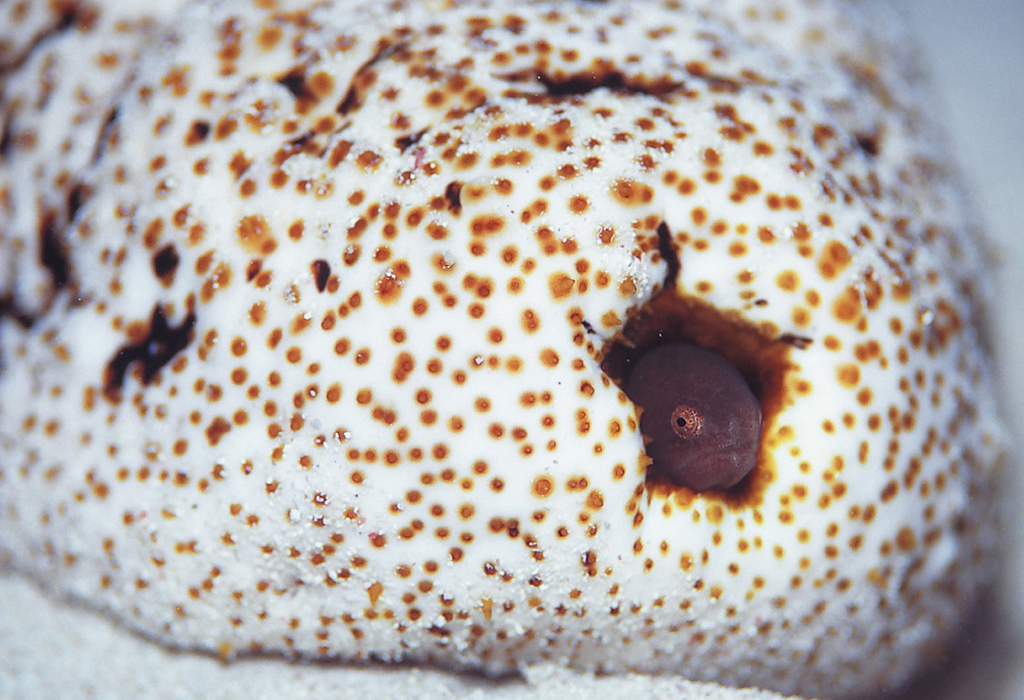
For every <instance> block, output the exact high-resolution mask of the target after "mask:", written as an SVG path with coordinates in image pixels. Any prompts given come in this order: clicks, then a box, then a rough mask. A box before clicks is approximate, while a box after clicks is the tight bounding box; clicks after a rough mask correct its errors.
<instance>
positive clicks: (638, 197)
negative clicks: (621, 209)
mask: <svg viewBox="0 0 1024 700" xmlns="http://www.w3.org/2000/svg"><path fill="white" fill-rule="evenodd" d="M611 193H612V197H614V198H615V201H617V202H618V203H619V204H622V205H624V206H627V207H632V206H636V205H639V204H647V203H649V202H650V201H651V200H653V199H654V190H653V189H651V187H650V186H648V185H645V184H643V183H640V182H636V181H635V180H624V179H620V180H616V181H615V184H614V185H612V188H611Z"/></svg>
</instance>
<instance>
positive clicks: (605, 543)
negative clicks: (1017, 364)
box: [0, 0, 1003, 697]
mask: <svg viewBox="0 0 1024 700" xmlns="http://www.w3.org/2000/svg"><path fill="white" fill-rule="evenodd" d="M172 9H173V8H171V7H170V4H168V5H167V6H164V9H163V10H162V11H164V12H167V13H168V16H167V17H166V18H149V21H141V20H140V19H139V17H138V16H137V14H136V15H134V16H133V15H132V14H131V13H132V12H135V13H138V12H139V10H132V9H131V8H128V7H124V8H122V7H119V6H116V5H113V4H112V5H111V6H110V7H109V8H99V9H97V10H96V14H95V16H92V18H91V19H89V21H84V20H83V21H79V22H77V24H76V23H75V22H71V23H68V22H66V21H63V20H62V19H61V18H60V17H57V19H53V18H52V17H51V22H50V25H49V26H50V30H51V34H50V35H48V36H46V38H44V39H43V40H41V41H39V42H37V45H36V46H35V47H34V49H33V48H31V47H27V48H25V49H24V52H23V53H22V54H19V55H18V57H17V59H16V60H14V59H11V58H10V56H11V55H13V54H5V57H4V60H3V62H0V65H4V66H8V67H7V68H5V74H4V87H3V90H4V92H3V110H2V112H0V113H2V114H3V115H4V116H3V119H4V124H3V132H2V133H3V134H4V138H3V142H2V146H3V147H2V148H0V153H2V161H0V188H2V189H0V195H2V196H0V204H2V206H0V246H2V250H3V263H4V265H3V268H2V270H0V297H2V298H3V299H4V302H3V308H4V309H5V315H4V318H3V319H2V320H0V324H2V325H0V362H2V365H0V527H2V537H0V558H2V559H3V560H4V561H6V562H7V565H9V566H11V567H13V568H15V569H17V570H19V571H22V572H26V573H28V574H30V575H32V576H34V577H35V578H36V579H38V580H40V581H42V582H44V583H45V584H46V585H47V586H48V587H50V588H51V589H52V590H54V591H55V592H58V593H61V594H67V595H72V596H75V597H78V598H80V599H82V600H85V601H87V602H88V603H90V604H92V605H95V606H98V607H100V608H104V609H107V610H109V611H111V612H112V613H113V614H114V615H115V616H117V617H118V618H119V619H121V620H123V621H124V622H125V623H126V624H128V625H130V626H132V627H134V628H135V629H138V630H140V631H142V632H144V633H145V634H147V635H149V636H151V637H153V638H155V639H157V640H159V641H161V642H163V643H166V644H171V645H180V646H183V647H187V648H194V649H203V650H210V651H217V652H219V653H221V654H222V655H225V656H228V657H230V656H233V655H235V654H236V653H240V652H248V651H263V652H274V653H277V652H281V653H286V654H296V655H299V656H302V657H332V658H334V657H337V658H342V659H348V660H358V659H383V660H399V659H401V660H407V661H412V662H434V663H438V664H442V665H446V666H454V667H466V668H480V669H485V670H488V671H493V672H504V671H508V670H512V669H514V668H516V667H517V665H519V664H523V663H532V662H537V661H545V660H550V661H555V662H558V663H566V664H571V665H573V666H576V667H579V668H585V669H596V670H602V671H609V672H621V671H626V670H630V671H643V672H667V673H680V674H683V675H685V676H687V677H690V678H695V679H714V680H716V681H719V682H722V683H726V684H736V685H741V684H754V685H758V686H761V687H765V688H771V689H776V690H781V691H784V692H797V691H798V692H801V693H803V694H808V695H815V694H827V695H829V696H830V697H841V696H852V695H856V694H865V695H870V694H872V693H875V692H876V691H878V689H880V688H887V687H892V686H894V685H896V684H899V683H900V682H902V681H904V680H905V679H906V678H908V676H909V675H910V674H911V673H913V672H914V670H915V669H918V668H920V666H921V665H922V663H923V662H924V661H926V660H927V658H928V657H929V655H930V654H932V653H933V652H935V651H936V650H937V648H938V647H939V646H940V645H941V644H942V641H943V640H944V639H945V638H946V637H947V636H948V635H950V634H951V633H952V632H953V631H954V630H955V629H956V626H957V624H958V622H959V620H960V618H961V616H962V614H963V611H964V609H965V608H966V607H967V606H969V604H970V602H971V600H972V599H973V598H974V596H975V595H976V592H977V589H978V587H979V585H980V584H981V583H982V582H983V581H984V580H985V579H986V577H987V575H988V566H987V564H986V556H987V553H988V551H989V548H990V545H991V539H992V513H991V508H990V503H991V495H992V478H993V471H994V469H995V467H996V466H997V465H998V463H999V460H1000V458H1001V455H1002V451H1003V447H1002V443H1001V432H1000V427H999V425H998V421H997V417H996V411H995V407H994V405H993V402H992V398H991V386H990V378H989V375H988V372H989V370H988V359H987V355H986V352H985V347H984V337H983V333H982V328H981V321H982V319H981V309H982V305H983V301H984V287H983V282H979V279H980V277H981V275H980V272H981V271H982V264H983V257H982V254H981V250H980V245H979V243H978V241H977V238H976V233H975V232H973V231H972V230H971V228H970V226H969V224H968V222H967V217H966V213H965V212H966V209H965V208H964V207H963V204H962V201H961V195H960V194H959V190H958V189H957V186H956V184H955V181H954V180H953V177H952V174H951V173H950V172H949V170H948V167H947V166H946V165H945V154H944V153H943V152H942V151H941V149H939V147H937V146H935V145H934V144H935V143H936V142H937V139H936V133H935V128H934V127H933V126H932V125H931V123H930V121H929V119H928V117H927V112H926V107H927V102H926V100H925V98H924V97H923V96H922V95H921V94H920V89H919V87H917V86H916V79H917V77H918V76H917V75H916V73H915V69H914V66H913V63H912V61H911V59H910V57H908V56H907V55H904V53H903V49H902V48H901V44H902V36H901V35H899V33H898V31H896V30H894V29H892V28H891V27H892V26H893V25H892V23H891V22H890V21H889V20H888V18H887V17H884V16H879V15H878V14H877V13H876V12H875V10H874V9H873V8H872V6H865V7H858V6H854V5H848V4H840V3H832V2H819V3H808V4H807V5H806V6H805V5H804V4H802V3H800V2H795V1H794V2H779V3H776V4H773V5H772V6H771V7H770V8H769V7H765V8H761V9H758V8H756V7H750V6H748V5H747V3H745V2H740V1H739V0H736V1H735V2H725V3H720V2H715V3H710V2H709V3H690V4H688V5H686V6H685V7H684V6H683V5H682V4H681V3H674V2H656V1H654V0H651V1H645V2H630V3H625V2H582V1H581V2H522V3H517V4H515V5H514V6H510V5H509V4H508V3H504V2H493V3H492V2H486V1H485V0H479V1H473V2H451V3H444V2H428V1H426V0H423V1H422V2H408V3H401V2H395V3H341V2H339V3H336V4H330V3H319V4H305V3H301V2H295V3H291V2H280V3H274V2H258V3H251V4H250V3H247V2H242V1H241V0H238V1H235V0H228V1H226V2H222V3H216V4H213V3H183V6H182V8H181V9H180V12H178V13H177V14H174V13H172V12H171V10H172ZM441 13H443V14H441ZM82 16H86V15H81V14H79V15H76V18H80V17H82ZM126 17H127V18H128V20H125V18H126ZM119 20H120V21H119ZM40 21H41V22H42V25H45V24H46V22H45V21H42V20H40ZM869 26H870V27H872V29H871V30H870V31H869V29H868V27H869ZM884 32H890V33H891V35H886V34H884ZM83 44H84V45H88V46H93V47H107V46H111V47H119V48H118V50H117V51H115V52H114V53H115V55H116V57H117V58H116V60H111V59H109V58H107V59H103V58H100V57H101V56H102V55H103V54H104V52H103V51H99V53H97V54H95V56H96V57H97V60H98V61H99V62H100V63H101V65H102V64H103V62H104V61H106V62H107V63H109V64H111V66H110V70H111V71H112V72H111V73H110V74H109V78H106V79H102V78H99V77H97V78H96V79H95V80H96V85H97V86H102V89H101V90H99V89H98V92H97V93H96V95H97V97H96V98H95V100H94V101H91V102H89V105H90V107H89V109H88V110H87V111H88V114H87V115H86V116H84V117H83V118H82V119H78V118H77V117H76V118H73V119H70V120H69V118H68V117H69V115H71V114H74V110H71V109H70V108H69V105H73V104H79V106H80V103H79V102H76V101H77V100H78V97H77V95H78V93H79V92H80V90H78V89H76V82H75V81H76V80H82V81H84V85H85V86H86V87H88V86H90V85H92V80H93V78H92V76H93V74H94V73H95V69H94V66H92V65H89V62H88V61H83V60H82V59H81V57H82V56H90V55H94V54H91V53H90V52H89V51H86V50H83V48H82V45H83ZM0 46H2V47H4V51H8V48H6V47H8V46H15V47H16V46H17V45H16V44H11V43H10V42H8V43H6V44H4V43H0ZM16 50H17V49H16V48H15V49H10V51H12V52H14V51H16ZM47 61H63V62H64V63H65V64H66V65H67V66H68V67H69V71H67V72H62V71H53V70H46V68H45V66H46V65H47ZM79 76H82V77H81V78H79ZM47 81H50V82H49V83H47ZM78 87H81V85H78ZM64 151H66V153H63V152H64ZM55 154H62V155H57V156H55ZM676 340H685V341H687V342H692V343H695V344H697V345H699V346H701V347H705V348H708V349H710V350H714V351H715V352H717V353H719V354H720V355H722V356H723V357H725V358H726V359H728V360H729V361H730V362H732V363H733V364H734V365H735V366H736V367H737V369H738V371H740V372H741V374H742V375H743V376H744V377H745V378H746V380H747V381H748V382H749V383H750V385H751V386H752V388H753V389H754V392H755V394H756V395H757V397H758V399H759V400H760V402H761V407H762V412H763V428H762V436H761V442H760V449H759V452H758V455H757V465H756V467H755V468H754V470H753V472H751V474H750V475H749V476H748V477H747V478H746V479H745V480H744V481H743V482H742V483H741V485H740V486H739V487H737V488H736V489H733V490H729V491H727V492H723V491H715V490H711V491H704V492H700V493H695V492H694V491H692V490H690V489H687V488H684V487H680V486H678V485H675V484H673V483H671V482H670V481H668V480H666V479H665V478H664V476H663V475H660V474H659V473H658V470H657V469H656V468H654V467H652V466H651V464H650V460H649V458H648V457H647V455H646V454H645V452H644V448H643V444H644V441H643V435H642V434H641V431H640V428H639V424H638V419H637V409H636V407H635V406H634V404H633V403H632V402H631V401H630V400H629V399H628V397H627V395H626V393H625V392H624V391H623V389H622V388H621V384H622V382H623V380H624V378H625V377H626V376H627V375H628V374H629V369H630V368H631V367H632V366H633V364H634V363H635V362H636V360H637V357H639V356H640V355H641V354H642V353H643V352H644V351H645V350H647V349H649V348H650V347H652V346H655V345H657V344H659V343H662V342H669V341H676Z"/></svg>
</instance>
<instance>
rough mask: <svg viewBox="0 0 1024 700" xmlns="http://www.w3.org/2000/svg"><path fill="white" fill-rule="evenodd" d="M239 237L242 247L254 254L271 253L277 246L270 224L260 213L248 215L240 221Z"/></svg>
mask: <svg viewBox="0 0 1024 700" xmlns="http://www.w3.org/2000/svg"><path fill="white" fill-rule="evenodd" d="M238 238H239V240H240V241H241V242H242V247H243V248H245V250H246V251H247V252H249V253H252V254H253V255H269V254H270V253H272V252H273V251H274V249H275V248H277V241H275V240H274V237H273V236H272V235H271V233H270V225H269V224H268V223H267V220H266V219H264V218H263V216H262V215H260V214H253V215H251V216H246V217H245V218H243V219H242V220H241V221H239V222H238Z"/></svg>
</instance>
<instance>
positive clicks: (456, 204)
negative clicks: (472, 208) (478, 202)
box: [444, 180, 462, 216]
mask: <svg viewBox="0 0 1024 700" xmlns="http://www.w3.org/2000/svg"><path fill="white" fill-rule="evenodd" d="M444 198H445V199H446V200H447V201H448V211H450V212H451V213H452V214H455V215H456V216H457V215H458V214H459V213H460V212H461V211H462V183H461V182H459V181H458V180H453V181H452V182H449V183H448V186H447V187H446V188H445V189H444Z"/></svg>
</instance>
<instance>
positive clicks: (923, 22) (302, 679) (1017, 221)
mask: <svg viewBox="0 0 1024 700" xmlns="http://www.w3.org/2000/svg"><path fill="white" fill-rule="evenodd" d="M33 1H35V0H33ZM39 1H42V0H39ZM887 1H888V2H891V3H892V4H893V5H895V6H897V7H898V8H899V9H901V10H902V11H903V12H904V13H905V14H906V15H907V16H908V18H909V19H910V22H911V24H912V26H913V28H914V29H915V31H916V32H917V34H918V36H919V38H920V40H921V43H922V48H923V50H924V53H925V58H926V61H927V62H928V63H929V64H930V65H931V68H932V74H933V78H934V83H935V88H936V91H937V92H938V96H939V98H940V105H941V108H942V109H943V110H944V111H945V114H944V115H940V116H941V117H944V120H945V121H946V122H947V123H948V124H949V127H950V135H951V137H952V139H953V146H954V152H955V155H956V156H957V158H958V159H959V161H960V163H961V164H962V166H963V167H964V170H965V173H966V175H967V178H968V181H969V182H970V185H971V187H972V189H973V191H974V193H975V195H976V197H977V199H978V200H979V202H980V206H979V208H978V210H979V212H980V215H981V216H983V217H984V219H985V221H984V223H985V224H986V226H987V227H988V229H989V231H990V233H991V236H992V240H993V241H994V242H995V244H996V245H995V250H996V252H997V256H996V257H997V259H998V264H994V265H993V268H992V270H991V274H992V275H994V276H996V277H997V279H998V282H999V295H998V298H997V300H996V305H995V309H994V311H995V314H994V321H995V324H996V325H995V332H996V341H997V351H998V354H999V357H998V359H999V362H1000V384H1001V388H1002V391H1003V397H1002V398H1003V400H1004V405H1005V406H1006V409H1007V420H1008V423H1009V425H1010V427H1011V430H1012V433H1013V435H1014V436H1015V438H1016V439H1017V441H1018V442H1021V443H1024V0H887ZM1020 454H1022V453H1021V452H1018V456H1017V457H1016V458H1015V460H1014V461H1012V462H1011V463H1010V464H1009V465H1008V467H1009V468H1008V470H1007V473H1006V475H1005V476H1006V479H1007V485H1006V489H1005V490H1006V493H1007V505H1008V508H1007V512H1008V514H1009V515H1008V524H1007V537H1006V542H1005V545H1004V547H1003V551H1002V552H1001V560H1002V564H1003V566H1002V568H1001V573H1000V580H999V583H998V585H997V587H996V589H995V590H994V592H993V593H992V595H991V596H990V598H989V601H988V604H987V605H986V606H985V607H984V608H983V610H982V611H981V612H980V613H979V614H978V616H977V617H976V619H975V621H974V622H973V624H972V625H971V626H970V628H969V629H968V631H967V633H966V634H965V638H964V641H963V643H962V644H961V645H960V646H959V647H958V648H956V649H954V650H952V651H951V653H950V655H949V658H948V661H947V665H946V667H945V668H943V669H940V670H938V671H936V672H935V673H933V674H931V675H930V676H929V677H928V678H925V679H923V680H922V681H921V682H920V683H918V684H916V685H915V686H914V687H913V688H912V689H911V690H910V691H909V693H908V694H906V695H905V696H902V697H901V698H900V699H899V700H925V699H928V700H975V699H980V700H1024V586H1021V584H1020V582H1022V581H1024V475H1022V473H1021V469H1020V468H1019V466H1018V465H1019V464H1020V462H1021V460H1020V458H1019V455H1020ZM155 667H160V668H161V673H160V674H159V675H157V676H154V675H153V674H152V673H150V672H148V670H149V669H153V668H155ZM532 680H534V682H535V683H536V684H537V685H535V686H534V687H532V688H529V687H526V686H524V685H523V684H510V685H505V686H494V685H490V684H487V683H481V682H477V681H473V680H467V679H459V678H457V677H453V676H447V675H445V674H440V673H435V672H420V671H413V670H399V671H391V672H386V673H381V672H377V671H366V670H362V671H357V670H339V669H337V668H330V667H312V668H310V667H305V668H301V667H291V666H288V665H286V664H283V663H281V662H277V661H273V660H254V661H251V662H246V663H244V664H237V665H234V666H231V667H223V666H221V665H220V664H218V663H217V662H216V661H215V660H212V659H208V658H201V657H194V656H188V655H174V654H170V653H168V652H166V651H164V650H161V649H158V648H156V647H153V646H151V645H149V644H147V643H145V642H142V641H141V640H139V639H137V638H135V637H133V636H131V635H128V634H126V633H124V632H123V631H121V630H119V629H116V628H114V627H112V626H110V625H109V624H108V623H107V622H106V621H105V620H103V619H102V618H100V617H98V616H94V615H92V614H90V613H85V612H82V611H78V610H72V609H69V608H67V607H65V606H62V605H56V604H52V603H50V602H48V601H45V600H44V599H42V598H40V597H39V595H38V593H37V592H36V591H35V590H34V589H33V588H31V587H30V586H28V585H26V584H24V583H22V582H20V581H15V580H12V579H9V578H7V577H4V576H0V700H34V699H35V698H46V699H49V698H53V699H54V700H73V699H77V698H83V699H84V698H97V699H100V698H102V699H110V700H120V699H126V700H127V699H129V698H131V699H134V698H142V697H145V698H173V699H174V700H178V699H181V700H192V699H197V700H198V699H199V698H202V699H203V700H207V699H210V700H213V699H214V698H225V699H226V698H253V699H254V700H257V699H262V698H289V700H300V699H307V698H317V699H318V700H349V699H353V700H354V699H355V698H363V697H366V698H381V699H388V698H395V699H396V700H397V699H398V698H416V700H432V699H433V698H475V699H476V700H501V699H508V700H511V699H513V698H516V699H517V700H519V699H525V698H531V699H532V698H538V699H543V698H551V699H552V700H574V699H575V698H580V699H581V700H583V699H584V698H586V699H588V700H589V699H592V698H593V697H594V696H596V695H600V696H602V700H617V699H619V698H622V699H626V700H641V699H642V700H656V699H662V698H663V699H664V700H669V699H672V700H682V699H684V698H685V699H691V698H692V699H696V698H709V699H710V698H715V697H722V696H720V695H716V694H715V693H714V692H713V691H708V689H706V688H701V687H698V686H694V685H689V684H686V683H683V682H680V681H674V680H667V679H663V680H662V681H653V680H651V679H639V678H632V679H631V678H620V679H603V680H602V681H600V682H598V681H595V680H594V679H588V678H584V677H575V676H573V675H572V674H568V675H567V674H564V673H562V672H557V671H553V670H550V669H547V670H543V669H542V670H538V671H536V672H535V673H534V677H533V679H532ZM747 697H750V698H751V699H753V698H756V697H766V696H761V695H760V694H751V695H749V696H747Z"/></svg>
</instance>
